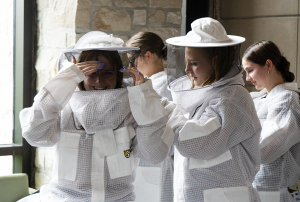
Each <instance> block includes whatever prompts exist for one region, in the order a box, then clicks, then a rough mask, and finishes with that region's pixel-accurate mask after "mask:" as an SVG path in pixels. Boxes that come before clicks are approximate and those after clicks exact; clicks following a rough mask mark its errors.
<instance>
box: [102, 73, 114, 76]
mask: <svg viewBox="0 0 300 202" xmlns="http://www.w3.org/2000/svg"><path fill="white" fill-rule="evenodd" d="M104 75H106V76H111V75H113V72H104Z"/></svg>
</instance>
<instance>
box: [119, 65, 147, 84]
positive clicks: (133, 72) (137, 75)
mask: <svg viewBox="0 0 300 202" xmlns="http://www.w3.org/2000/svg"><path fill="white" fill-rule="evenodd" d="M120 71H121V72H129V73H130V75H131V77H132V78H133V80H134V81H136V82H140V81H144V75H143V74H142V73H140V72H139V71H138V70H137V69H135V68H130V67H128V68H127V67H123V68H121V69H120ZM142 83H143V82H142Z"/></svg>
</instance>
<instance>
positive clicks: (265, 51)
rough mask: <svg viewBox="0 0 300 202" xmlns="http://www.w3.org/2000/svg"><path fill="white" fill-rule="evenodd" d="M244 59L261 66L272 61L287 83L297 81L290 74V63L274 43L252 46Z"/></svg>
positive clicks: (261, 43)
mask: <svg viewBox="0 0 300 202" xmlns="http://www.w3.org/2000/svg"><path fill="white" fill-rule="evenodd" d="M243 59H245V60H248V61H251V62H253V63H256V64H258V65H260V66H264V65H265V64H266V61H267V60H271V61H272V63H273V64H274V66H275V69H276V70H277V71H278V72H280V74H281V76H282V78H283V80H284V81H285V82H292V81H294V79H295V75H294V74H293V73H292V72H290V62H289V61H287V59H286V57H284V56H283V55H282V53H281V52H280V50H279V48H278V47H277V46H276V44H275V43H273V42H272V41H260V42H257V43H254V44H252V45H251V46H250V47H249V48H247V50H246V51H245V53H244V55H243Z"/></svg>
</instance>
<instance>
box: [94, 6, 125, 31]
mask: <svg viewBox="0 0 300 202" xmlns="http://www.w3.org/2000/svg"><path fill="white" fill-rule="evenodd" d="M93 27H94V29H97V30H101V31H102V30H109V31H130V28H131V19H130V16H129V14H128V12H127V11H125V10H115V9H107V8H103V9H100V10H98V11H96V12H95V13H94V24H93Z"/></svg>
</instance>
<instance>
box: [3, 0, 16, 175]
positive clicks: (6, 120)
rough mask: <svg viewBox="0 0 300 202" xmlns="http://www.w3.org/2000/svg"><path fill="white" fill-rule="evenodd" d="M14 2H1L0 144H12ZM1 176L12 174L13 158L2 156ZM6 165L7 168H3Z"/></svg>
mask: <svg viewBox="0 0 300 202" xmlns="http://www.w3.org/2000/svg"><path fill="white" fill-rule="evenodd" d="M13 40H14V38H13V0H6V1H0V44H1V45H0V61H1V66H0V73H1V75H2V76H1V79H0V93H1V95H3V96H5V98H4V99H3V98H2V99H1V104H0V127H1V135H0V136H1V138H0V144H11V143H12V140H13V139H12V130H13ZM0 165H1V166H0V174H1V175H5V174H11V173H12V157H11V156H0ZM3 165H5V166H3Z"/></svg>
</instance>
